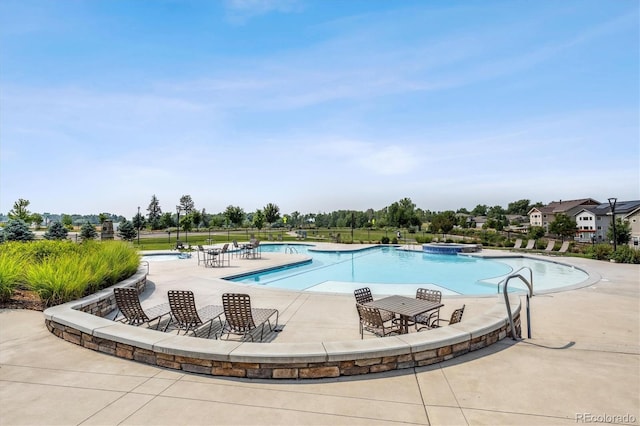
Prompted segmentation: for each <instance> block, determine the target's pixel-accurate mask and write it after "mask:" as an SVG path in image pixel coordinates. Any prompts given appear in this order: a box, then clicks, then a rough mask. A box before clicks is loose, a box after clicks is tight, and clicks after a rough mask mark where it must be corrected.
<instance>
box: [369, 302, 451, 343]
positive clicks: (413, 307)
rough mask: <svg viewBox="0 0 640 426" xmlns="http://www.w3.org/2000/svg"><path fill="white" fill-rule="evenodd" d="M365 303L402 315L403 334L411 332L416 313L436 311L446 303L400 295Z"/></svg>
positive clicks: (401, 329)
mask: <svg viewBox="0 0 640 426" xmlns="http://www.w3.org/2000/svg"><path fill="white" fill-rule="evenodd" d="M365 305H366V306H370V307H372V308H378V309H382V310H384V311H389V312H393V313H394V314H398V315H400V333H401V334H406V333H408V332H409V323H410V322H411V320H412V319H413V318H415V317H416V315H420V314H424V313H426V312H429V311H434V310H436V309H440V308H441V307H443V306H444V304H443V303H440V302H432V301H429V300H422V299H414V298H413V297H407V296H398V295H394V296H388V297H384V298H382V299H378V300H374V301H373V302H367V303H365Z"/></svg>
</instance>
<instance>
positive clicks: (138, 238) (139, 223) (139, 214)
mask: <svg viewBox="0 0 640 426" xmlns="http://www.w3.org/2000/svg"><path fill="white" fill-rule="evenodd" d="M139 247H140V206H138V248H139Z"/></svg>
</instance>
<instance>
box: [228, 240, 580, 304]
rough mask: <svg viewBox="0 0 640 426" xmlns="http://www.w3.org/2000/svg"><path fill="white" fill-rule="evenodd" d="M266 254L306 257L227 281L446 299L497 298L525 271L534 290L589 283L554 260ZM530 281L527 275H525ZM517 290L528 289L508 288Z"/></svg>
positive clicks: (303, 250) (387, 250) (384, 250)
mask: <svg viewBox="0 0 640 426" xmlns="http://www.w3.org/2000/svg"><path fill="white" fill-rule="evenodd" d="M261 247H262V252H263V253H269V252H282V253H284V252H289V251H292V247H293V251H295V252H297V253H299V254H307V255H309V256H311V257H312V260H311V261H309V262H305V263H302V264H298V265H294V266H289V267H282V268H277V269H272V270H266V271H262V272H258V273H253V274H247V275H240V276H235V277H230V278H227V279H229V280H231V281H234V282H238V283H244V284H252V285H262V286H266V287H274V288H283V289H289V290H300V291H313V292H330V293H351V292H353V290H355V289H356V288H359V287H363V286H365V285H366V286H368V287H370V288H371V291H372V292H374V293H376V294H406V295H414V294H415V290H416V288H419V287H426V288H433V289H437V290H440V291H442V293H443V294H444V295H485V294H487V295H488V294H496V293H497V290H498V283H499V282H500V281H501V280H502V279H503V278H504V277H505V276H507V275H508V274H510V273H511V272H513V271H515V270H517V269H519V268H521V267H523V266H526V267H529V268H531V270H532V271H533V280H534V290H535V291H536V292H539V291H548V290H554V289H557V288H561V287H566V286H572V285H576V284H579V283H581V282H583V281H585V280H586V279H587V278H588V274H586V273H585V272H584V271H582V270H580V269H577V268H574V267H571V266H567V265H562V264H559V263H555V262H550V261H542V260H536V259H531V258H526V257H504V258H491V259H487V258H480V257H474V256H467V255H438V254H429V253H424V252H419V251H406V250H398V249H397V248H395V247H392V246H377V247H373V248H368V249H364V250H357V251H346V252H345V251H338V252H326V251H314V250H313V246H311V245H287V244H264V245H263V244H261ZM523 275H524V276H525V277H527V278H528V273H525V274H523ZM509 288H510V289H513V291H518V290H524V289H525V288H526V287H525V285H524V284H523V283H521V281H520V280H513V281H511V282H510V283H509Z"/></svg>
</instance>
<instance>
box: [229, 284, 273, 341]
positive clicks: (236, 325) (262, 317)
mask: <svg viewBox="0 0 640 426" xmlns="http://www.w3.org/2000/svg"><path fill="white" fill-rule="evenodd" d="M222 306H223V307H224V317H225V321H224V325H223V327H222V332H221V333H220V338H222V336H223V335H225V334H226V335H227V339H229V336H230V335H231V334H235V335H237V336H241V338H242V339H245V338H246V337H247V336H249V337H250V338H251V341H253V335H252V334H251V333H252V332H253V331H254V330H257V329H258V328H260V341H261V342H262V339H263V338H264V327H265V324H268V325H269V331H274V330H275V328H276V327H277V326H278V316H279V313H278V310H277V309H263V308H252V307H251V297H250V296H249V295H248V294H239V293H224V294H223V295H222ZM273 315H275V316H276V322H275V324H274V325H273V326H272V325H271V321H270V318H271V317H272V316H273Z"/></svg>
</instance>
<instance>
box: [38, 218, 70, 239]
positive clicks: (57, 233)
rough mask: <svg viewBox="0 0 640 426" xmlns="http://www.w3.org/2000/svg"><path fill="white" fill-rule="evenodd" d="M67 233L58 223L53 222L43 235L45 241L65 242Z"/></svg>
mask: <svg viewBox="0 0 640 426" xmlns="http://www.w3.org/2000/svg"><path fill="white" fill-rule="evenodd" d="M68 233H69V231H68V230H67V228H65V227H64V226H62V224H61V223H60V222H53V223H51V225H50V226H49V229H47V232H45V233H44V238H45V239H46V240H66V239H67V234H68Z"/></svg>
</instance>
